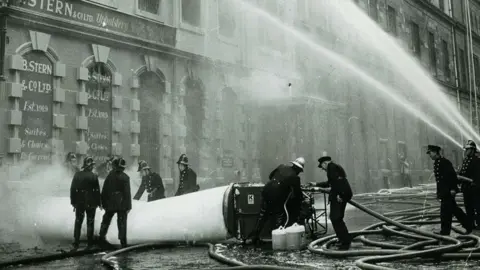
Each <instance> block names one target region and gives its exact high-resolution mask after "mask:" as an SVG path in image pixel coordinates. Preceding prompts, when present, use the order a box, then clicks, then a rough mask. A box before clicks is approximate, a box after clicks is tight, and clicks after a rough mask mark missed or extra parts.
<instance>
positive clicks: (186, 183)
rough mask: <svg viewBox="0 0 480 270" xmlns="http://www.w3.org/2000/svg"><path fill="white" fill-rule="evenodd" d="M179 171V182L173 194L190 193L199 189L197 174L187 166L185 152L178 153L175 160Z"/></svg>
mask: <svg viewBox="0 0 480 270" xmlns="http://www.w3.org/2000/svg"><path fill="white" fill-rule="evenodd" d="M177 164H178V170H179V171H180V183H179V185H178V190H177V192H176V193H175V196H180V195H184V194H188V193H192V192H195V191H198V190H199V186H198V185H197V174H196V173H195V171H194V170H192V168H190V167H189V166H188V157H187V155H185V154H182V155H180V158H179V159H178V161H177Z"/></svg>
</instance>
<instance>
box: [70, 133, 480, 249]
mask: <svg viewBox="0 0 480 270" xmlns="http://www.w3.org/2000/svg"><path fill="white" fill-rule="evenodd" d="M464 149H465V158H464V160H463V163H462V166H461V168H460V170H459V171H458V173H457V172H456V171H455V169H454V167H453V165H452V163H451V162H450V161H449V160H448V159H446V158H445V157H443V156H442V155H441V147H439V146H436V145H428V147H427V154H428V155H429V156H430V157H431V159H432V160H434V175H435V179H436V183H437V198H438V199H439V200H440V218H441V230H440V232H436V233H437V234H441V235H450V232H451V229H452V217H453V216H455V217H456V218H457V220H458V221H459V222H460V224H461V225H462V226H463V227H464V228H465V230H466V233H467V234H469V233H471V232H472V231H473V229H475V228H480V198H478V197H477V196H476V194H478V191H479V190H480V158H479V157H478V156H477V155H476V153H477V152H478V150H477V145H476V144H475V142H473V141H471V140H469V141H468V142H467V144H466V145H465V147H464ZM67 160H69V162H70V163H71V164H75V161H76V157H75V155H74V154H72V153H70V154H69V155H68V156H67ZM109 161H110V162H111V169H107V170H108V173H107V174H106V179H105V183H104V184H103V188H102V190H101V191H100V185H99V181H98V176H97V174H96V173H94V172H93V169H94V165H95V162H94V160H93V158H92V157H86V158H85V159H84V161H83V166H82V168H81V169H82V170H78V169H76V167H75V166H73V165H72V166H71V168H74V170H75V175H74V177H73V181H72V185H71V190H70V198H71V204H72V206H73V208H74V211H75V229H74V247H75V248H77V247H78V245H79V239H80V231H81V226H82V223H83V220H84V216H85V214H86V215H87V239H88V247H91V246H92V245H93V231H94V220H95V211H96V208H100V209H102V208H103V209H105V214H104V216H103V219H102V223H101V228H100V235H99V238H100V240H101V241H105V235H106V234H107V231H108V227H109V225H110V222H111V220H112V217H113V216H114V215H115V214H117V220H118V222H117V223H118V230H119V240H120V243H121V245H122V247H125V246H126V245H127V235H126V229H127V216H128V213H129V211H130V210H131V209H132V199H131V194H130V178H129V176H128V175H127V174H125V172H124V170H125V168H126V162H125V160H124V159H123V158H121V157H120V158H111V159H110V160H109ZM318 162H319V164H318V167H319V168H321V169H322V170H324V171H325V172H326V174H327V179H328V180H327V181H326V182H320V183H310V184H309V186H316V187H321V188H325V189H326V190H327V191H328V192H329V199H328V202H329V205H330V211H329V216H330V220H331V222H332V226H333V229H334V231H335V233H336V236H337V238H338V244H339V247H338V248H339V249H340V250H347V249H349V248H350V245H351V242H352V237H351V236H350V234H349V232H348V229H347V226H346V225H345V222H344V220H343V219H344V215H345V208H346V205H347V203H348V202H349V201H350V200H351V199H352V197H353V192H352V189H351V187H350V184H349V182H348V180H347V175H346V173H345V170H344V169H343V168H342V167H341V166H340V165H338V164H336V163H334V162H332V158H331V157H329V156H323V157H321V158H319V159H318ZM177 164H178V168H179V171H180V183H179V187H178V190H177V192H176V194H175V196H179V195H183V194H187V193H191V192H195V191H197V190H198V189H199V187H198V185H197V183H196V182H197V179H196V178H197V175H196V173H195V172H194V171H193V170H192V169H191V168H190V167H189V166H188V157H187V156H186V155H185V154H182V155H181V156H180V158H179V160H178V161H177ZM304 166H305V159H304V158H302V157H299V158H297V159H296V160H294V161H292V162H290V163H289V164H282V165H280V166H278V167H277V168H275V169H274V170H273V171H272V172H271V173H270V175H269V181H268V182H267V183H266V184H265V186H264V188H263V190H262V206H261V211H260V214H259V216H258V219H257V222H256V225H255V228H254V230H253V231H252V232H251V234H250V236H249V239H250V240H251V241H252V242H253V243H258V242H260V238H259V236H260V233H261V231H262V230H263V228H264V226H265V223H266V221H267V220H269V219H270V220H271V221H273V224H274V227H275V228H278V227H280V226H284V227H288V226H290V225H292V224H293V223H299V224H304V221H305V219H306V215H305V211H302V207H303V206H304V204H303V203H304V199H305V198H304V196H303V192H302V189H301V181H300V177H299V174H300V173H301V172H303V170H304ZM107 168H108V166H107ZM138 171H139V172H140V174H141V176H142V182H141V185H140V187H139V189H138V191H137V193H136V194H135V196H134V197H133V199H134V200H139V199H140V198H141V197H142V195H143V193H144V192H145V190H146V191H147V193H148V199H147V200H148V201H149V202H151V201H155V200H159V199H163V198H165V194H164V193H165V189H164V186H163V181H162V178H161V177H160V175H158V174H157V173H155V172H153V171H152V170H151V169H150V167H149V166H148V163H147V162H146V161H140V162H139V163H138ZM459 180H460V181H459ZM459 185H460V188H459ZM459 191H461V192H462V193H463V198H464V205H465V212H464V211H463V210H462V209H461V208H460V207H459V206H458V205H457V203H456V200H455V196H456V194H457V193H458V192H459Z"/></svg>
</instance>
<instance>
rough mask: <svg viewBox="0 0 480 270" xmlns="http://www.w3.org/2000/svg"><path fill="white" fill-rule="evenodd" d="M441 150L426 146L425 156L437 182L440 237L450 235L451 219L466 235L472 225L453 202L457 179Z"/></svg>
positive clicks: (434, 146) (437, 147)
mask: <svg viewBox="0 0 480 270" xmlns="http://www.w3.org/2000/svg"><path fill="white" fill-rule="evenodd" d="M441 150H442V148H441V147H440V146H436V145H428V146H427V154H428V155H429V156H430V158H431V159H432V160H434V164H433V173H434V174H435V180H436V182H437V198H438V199H439V200H440V228H441V229H440V232H435V233H436V234H440V235H450V232H451V230H452V217H453V216H455V217H456V218H457V220H458V221H459V222H460V224H462V226H463V227H464V228H465V229H466V231H467V233H471V232H472V225H471V223H470V222H469V220H468V218H467V216H466V215H465V213H464V212H463V211H462V209H461V208H460V207H459V206H458V205H457V202H456V201H455V195H456V194H457V193H458V191H459V190H458V186H457V184H458V178H457V174H456V172H455V168H453V165H452V163H451V162H450V160H448V159H446V158H444V157H443V156H442V155H441V154H440V151H441Z"/></svg>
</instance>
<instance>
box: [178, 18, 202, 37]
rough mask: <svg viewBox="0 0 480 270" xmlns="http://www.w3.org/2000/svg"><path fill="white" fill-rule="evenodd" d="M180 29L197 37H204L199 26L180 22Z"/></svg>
mask: <svg viewBox="0 0 480 270" xmlns="http://www.w3.org/2000/svg"><path fill="white" fill-rule="evenodd" d="M180 28H181V29H183V30H186V31H188V32H192V33H195V34H198V35H205V30H204V29H203V28H202V27H200V26H194V25H191V24H189V23H187V22H183V21H180Z"/></svg>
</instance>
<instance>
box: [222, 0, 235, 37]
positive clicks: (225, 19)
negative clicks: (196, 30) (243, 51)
mask: <svg viewBox="0 0 480 270" xmlns="http://www.w3.org/2000/svg"><path fill="white" fill-rule="evenodd" d="M232 1H233V0H218V33H219V34H220V35H222V36H224V37H228V38H232V37H233V36H234V35H235V28H236V25H235V13H234V12H233V4H232Z"/></svg>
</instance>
